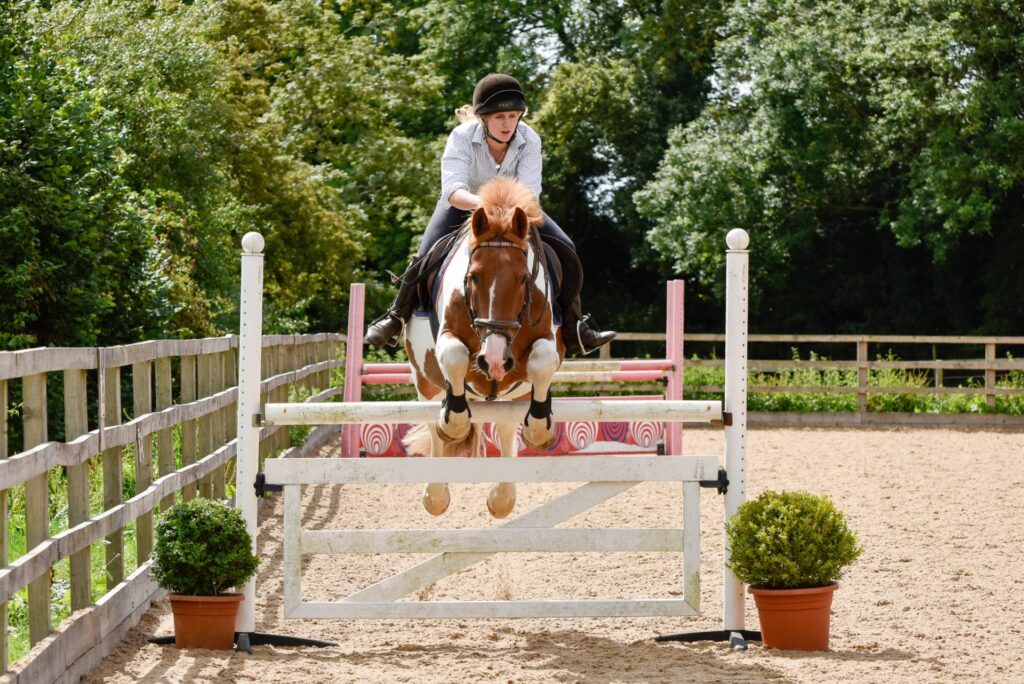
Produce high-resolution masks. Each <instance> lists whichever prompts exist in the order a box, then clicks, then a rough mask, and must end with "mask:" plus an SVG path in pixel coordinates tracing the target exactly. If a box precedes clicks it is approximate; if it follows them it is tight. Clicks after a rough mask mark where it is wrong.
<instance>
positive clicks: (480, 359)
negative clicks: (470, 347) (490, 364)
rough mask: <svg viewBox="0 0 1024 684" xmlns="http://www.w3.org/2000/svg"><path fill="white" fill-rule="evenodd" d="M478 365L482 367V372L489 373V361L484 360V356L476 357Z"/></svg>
mask: <svg viewBox="0 0 1024 684" xmlns="http://www.w3.org/2000/svg"><path fill="white" fill-rule="evenodd" d="M476 365H478V366H480V370H482V371H483V372H484V373H486V372H487V359H485V358H484V355H483V354H481V355H480V356H478V357H476Z"/></svg>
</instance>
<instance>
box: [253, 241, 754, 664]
mask: <svg viewBox="0 0 1024 684" xmlns="http://www.w3.org/2000/svg"><path fill="white" fill-rule="evenodd" d="M748 242H749V238H748V236H747V233H746V232H745V231H743V230H741V229H738V228H737V229H734V230H732V231H730V232H729V234H728V236H727V237H726V243H727V245H728V247H729V249H728V250H727V252H726V331H725V332H726V343H725V397H724V402H719V401H679V400H647V401H644V400H641V401H636V400H634V401H626V400H615V399H600V400H583V401H568V400H561V401H560V400H558V399H556V400H554V403H553V409H554V415H555V416H557V418H558V420H590V421H597V420H607V421H615V420H623V421H629V420H650V421H664V422H668V423H688V422H689V423H713V424H718V425H722V426H724V430H725V467H724V468H720V467H719V462H718V458H717V457H716V456H681V455H679V454H673V453H669V454H668V455H659V456H650V455H644V456H636V455H624V456H587V457H583V458H562V457H557V456H551V457H545V456H530V457H524V458H518V459H502V458H443V459H441V458H400V459H396V458H380V459H366V458H363V459H360V458H332V459H319V458H309V459H272V460H268V461H267V462H266V466H265V467H266V472H265V473H262V474H261V473H259V472H258V469H259V430H260V427H261V426H262V425H268V424H271V425H313V424H317V425H324V424H346V425H357V424H365V423H381V422H397V423H432V422H434V421H435V420H436V419H437V416H438V411H439V410H440V409H441V404H440V402H415V401H409V402H347V403H320V404H317V403H309V404H298V403H268V404H267V405H266V406H265V407H262V408H261V406H260V379H261V368H260V363H261V348H262V305H263V253H262V252H263V246H264V241H263V238H262V236H260V235H259V234H258V233H248V234H247V235H245V237H244V238H243V239H242V248H243V254H242V291H241V303H240V309H241V312H240V316H241V324H240V336H239V345H238V354H239V359H238V368H239V379H238V451H237V454H238V456H237V459H238V460H237V482H238V488H237V492H236V502H237V505H238V507H239V508H240V509H241V510H242V512H243V515H244V517H245V520H246V525H247V528H248V530H249V533H250V534H251V535H252V537H253V546H254V551H255V547H256V540H257V534H258V530H257V520H256V505H257V489H259V490H260V491H262V488H263V487H264V486H271V485H276V486H283V489H284V539H285V543H284V564H283V569H284V617H286V618H317V619H319V618H347V619H351V618H374V619H389V618H390V619H400V618H401V619H407V618H458V619H464V618H525V617H530V618H540V617H553V618H554V617H624V616H681V615H699V614H700V567H699V566H700V503H699V502H700V496H699V494H700V489H701V487H702V486H703V487H713V488H716V489H718V491H719V492H720V493H724V495H725V496H724V502H725V515H726V520H728V519H729V518H730V517H731V516H732V515H733V514H734V513H735V512H736V509H737V507H738V506H739V505H740V503H742V502H743V500H744V495H745V488H746V465H745V461H746V433H747V408H746V405H747V396H746V394H747V299H748V293H747V281H748V259H749V252H748V251H747V245H748ZM348 353H349V354H353V353H359V350H352V349H350V350H348ZM353 380H354V381H356V382H358V381H359V380H358V378H354V379H353ZM347 381H348V380H347ZM520 404H521V405H520ZM527 407H528V402H507V403H502V404H498V403H484V402H477V403H474V405H473V417H472V420H473V421H474V422H481V423H485V422H492V421H494V420H497V419H498V418H499V417H501V418H504V419H505V420H508V416H509V415H515V416H523V415H525V414H526V410H527ZM645 481H653V482H666V481H667V482H681V483H683V519H682V527H681V528H678V529H675V528H673V529H625V528H611V529H598V528H591V529H554V528H555V526H556V525H558V524H559V523H561V522H564V521H566V520H568V519H570V518H572V517H573V516H575V515H578V514H580V513H582V512H584V511H586V510H588V509H590V508H592V507H594V506H596V505H598V504H600V503H602V502H603V501H606V500H607V499H609V498H611V497H613V496H616V495H617V494H620V493H622V492H624V491H626V490H627V489H629V488H630V487H632V486H634V485H636V484H638V483H640V482H645ZM427 482H474V483H478V482H582V483H585V484H583V485H581V486H580V487H578V488H576V489H574V490H572V491H570V492H569V493H567V494H565V495H563V496H562V497H560V498H558V499H555V500H553V501H550V502H548V503H547V504H545V505H543V506H541V507H540V508H537V509H536V510H533V511H530V512H527V513H525V514H523V515H520V516H519V517H517V518H515V519H512V520H510V521H509V522H507V523H505V524H504V525H503V526H501V527H498V528H490V529H448V530H305V529H303V528H302V526H301V510H300V506H301V487H302V485H311V484H330V485H342V484H349V483H380V484H384V483H427ZM247 483H255V484H256V486H253V485H250V484H247ZM500 552H673V553H682V564H683V587H682V593H681V597H680V598H668V599H660V598H659V599H655V598H651V599H642V598H635V599H627V600H564V601H561V600H559V601H552V600H545V601H399V599H401V598H402V597H404V596H407V595H408V594H410V593H412V592H415V591H418V590H419V589H421V588H423V587H426V586H429V585H430V584H432V583H433V582H435V581H437V580H439V579H441V578H443V577H446V576H448V575H451V574H454V573H457V572H459V571H461V570H463V569H465V568H467V567H469V566H471V565H473V564H474V563H477V562H479V561H481V560H484V559H485V558H487V557H488V556H489V555H491V554H494V553H500ZM346 553H436V554H437V555H435V556H433V557H432V558H430V559H428V560H426V561H423V562H421V563H419V564H418V565H415V566H413V567H410V568H407V569H406V570H404V571H402V572H400V573H398V574H396V575H393V576H392V577H389V578H387V579H384V580H382V581H380V582H378V583H376V584H374V585H372V586H370V587H367V588H365V589H362V590H360V591H357V592H356V593H354V594H352V595H350V596H348V597H345V598H344V599H341V600H339V601H334V602H306V601H303V600H302V595H301V583H302V556H304V555H312V554H346ZM728 559H729V548H728V545H727V544H726V545H725V549H724V558H723V570H722V573H723V575H722V577H723V583H724V590H723V608H722V630H716V631H711V632H695V633H689V634H676V635H667V636H659V637H656V639H657V640H659V641H664V640H679V641H699V640H722V641H725V640H728V641H729V642H730V644H731V645H732V646H733V647H734V648H745V647H746V640H748V639H749V640H759V639H760V633H759V632H756V631H750V630H746V629H744V597H743V587H742V585H741V584H740V583H739V582H738V581H737V580H736V578H735V577H733V575H732V572H731V571H730V570H729V568H728V566H727V565H726V563H727V562H728ZM255 582H256V580H255V579H252V580H250V581H249V582H248V583H247V584H246V585H245V586H244V587H243V588H242V589H243V593H244V597H245V600H244V601H243V602H242V605H241V610H240V613H239V617H238V622H237V626H236V630H237V635H236V643H237V647H238V648H239V650H246V651H250V650H251V647H252V646H255V645H259V644H269V643H273V644H284V645H302V644H312V645H318V646H324V645H330V644H328V643H326V642H320V641H315V640H309V639H300V638H297V637H283V636H278V635H271V634H264V633H259V632H256V631H255V628H256V624H255V623H256V605H255V596H256V585H255Z"/></svg>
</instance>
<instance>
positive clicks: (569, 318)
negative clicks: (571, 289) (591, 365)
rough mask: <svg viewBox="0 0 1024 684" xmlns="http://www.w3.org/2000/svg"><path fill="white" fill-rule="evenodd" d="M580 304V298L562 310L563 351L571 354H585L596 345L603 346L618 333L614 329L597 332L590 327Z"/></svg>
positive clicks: (595, 347) (596, 346)
mask: <svg viewBox="0 0 1024 684" xmlns="http://www.w3.org/2000/svg"><path fill="white" fill-rule="evenodd" d="M582 311H583V309H582V307H581V306H580V298H579V297H576V298H575V299H573V301H572V303H571V304H570V305H569V306H567V307H565V308H564V309H563V310H562V340H563V341H564V342H565V353H566V354H567V355H572V356H586V355H587V354H589V353H590V352H592V351H594V350H595V349H597V348H598V347H603V346H604V345H606V344H608V343H609V342H611V341H612V340H614V339H615V336H616V335H618V333H617V332H615V331H614V330H605V331H604V332H598V331H596V330H594V329H593V328H591V327H590V326H589V325H588V324H587V321H588V320H589V319H590V316H589V315H586V316H584V315H583V313H582Z"/></svg>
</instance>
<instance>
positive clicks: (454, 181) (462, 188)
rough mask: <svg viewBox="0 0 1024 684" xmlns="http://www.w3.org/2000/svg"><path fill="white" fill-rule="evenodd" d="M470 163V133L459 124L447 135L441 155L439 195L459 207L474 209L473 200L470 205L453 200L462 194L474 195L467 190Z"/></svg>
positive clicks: (471, 153) (471, 144)
mask: <svg viewBox="0 0 1024 684" xmlns="http://www.w3.org/2000/svg"><path fill="white" fill-rule="evenodd" d="M472 163H473V143H472V142H471V140H470V134H469V132H468V131H467V127H466V126H459V127H458V128H456V129H455V130H453V131H452V132H451V135H449V136H448V142H447V144H446V145H445V146H444V154H443V155H442V156H441V197H442V199H447V200H448V202H449V203H450V204H451V205H452V206H454V207H458V208H459V209H476V203H475V202H474V203H473V205H472V206H462V205H461V204H457V203H456V201H453V200H457V196H460V195H462V194H465V195H469V197H470V198H471V199H472V198H475V197H476V195H474V194H473V193H471V192H470V191H469V170H470V166H471V165H472ZM463 204H465V201H463Z"/></svg>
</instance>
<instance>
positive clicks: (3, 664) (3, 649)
mask: <svg viewBox="0 0 1024 684" xmlns="http://www.w3.org/2000/svg"><path fill="white" fill-rule="evenodd" d="M9 455H10V451H9V450H8V446H7V381H6V380H0V458H7V457H8V456H9ZM7 518H8V514H7V490H6V489H4V490H0V520H5V521H6V520H7ZM0 565H7V525H6V524H4V525H0ZM0 631H2V632H3V634H0V671H2V672H6V671H7V601H0Z"/></svg>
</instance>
